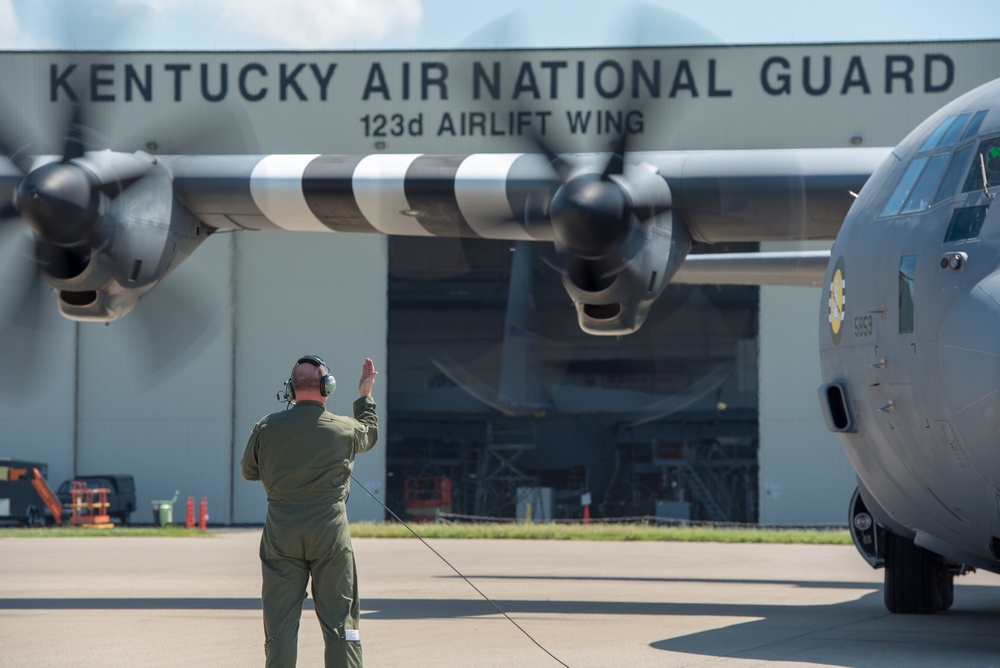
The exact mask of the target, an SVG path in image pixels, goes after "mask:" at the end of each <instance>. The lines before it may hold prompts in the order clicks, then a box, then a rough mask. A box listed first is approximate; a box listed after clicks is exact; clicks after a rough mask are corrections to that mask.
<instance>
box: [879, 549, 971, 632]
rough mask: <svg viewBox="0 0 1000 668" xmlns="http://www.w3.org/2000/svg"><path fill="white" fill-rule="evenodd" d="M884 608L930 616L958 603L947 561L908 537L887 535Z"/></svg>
mask: <svg viewBox="0 0 1000 668" xmlns="http://www.w3.org/2000/svg"><path fill="white" fill-rule="evenodd" d="M885 547H886V550H885V607H886V608H887V609H888V610H889V612H894V613H899V614H904V615H929V614H933V613H935V612H940V611H942V610H947V609H948V608H950V607H951V605H952V603H953V602H954V601H955V580H954V576H952V574H951V573H949V572H948V569H947V567H946V566H945V563H944V559H942V558H941V557H940V556H938V555H936V554H934V553H933V552H930V551H929V550H925V549H924V548H922V547H919V546H918V545H915V544H914V542H913V541H912V540H911V539H909V538H903V537H901V536H897V535H896V534H893V533H889V532H886V546H885Z"/></svg>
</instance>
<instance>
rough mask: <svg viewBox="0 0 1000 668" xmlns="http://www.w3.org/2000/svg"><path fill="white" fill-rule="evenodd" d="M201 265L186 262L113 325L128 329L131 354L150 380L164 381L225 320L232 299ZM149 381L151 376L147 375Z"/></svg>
mask: <svg viewBox="0 0 1000 668" xmlns="http://www.w3.org/2000/svg"><path fill="white" fill-rule="evenodd" d="M214 285H215V284H214V282H213V281H212V279H211V278H210V277H208V276H205V275H204V272H201V271H200V270H198V269H197V268H196V267H193V266H185V267H183V268H182V269H181V270H179V271H178V273H176V274H172V275H171V276H169V277H168V278H166V279H164V281H163V282H162V283H160V284H159V285H157V286H156V288H155V289H154V290H151V291H150V292H148V293H147V294H146V295H144V296H143V297H142V299H141V300H140V302H139V304H138V305H137V306H136V308H135V310H134V311H133V312H132V313H130V314H129V315H128V316H127V317H125V318H122V319H121V320H118V321H115V322H113V323H111V325H110V326H109V327H118V328H119V329H121V330H124V331H123V332H122V333H123V334H124V335H125V344H124V345H125V347H126V349H127V354H129V355H130V356H131V358H132V359H134V360H136V364H138V365H139V367H140V368H141V369H142V371H141V373H142V374H143V377H144V378H145V379H148V381H149V382H148V384H150V385H154V384H158V383H162V382H164V381H166V380H168V379H169V378H171V377H173V376H174V375H175V374H177V373H178V372H179V371H180V370H181V369H183V368H184V367H185V365H186V363H187V362H186V360H188V361H189V360H191V359H192V358H193V357H194V355H193V354H192V352H193V351H194V350H196V349H197V348H199V347H204V346H205V345H207V344H208V342H210V341H211V340H212V339H214V338H215V337H216V336H217V335H218V333H219V331H220V329H221V327H222V326H223V322H222V319H221V318H220V317H219V316H220V314H223V313H226V312H228V306H227V303H226V300H225V299H224V298H223V297H222V295H221V294H220V293H219V292H218V291H217V290H215V289H214V287H213V286H214ZM144 382H145V381H144Z"/></svg>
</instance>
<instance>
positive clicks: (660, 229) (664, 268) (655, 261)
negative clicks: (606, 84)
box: [561, 163, 691, 336]
mask: <svg viewBox="0 0 1000 668" xmlns="http://www.w3.org/2000/svg"><path fill="white" fill-rule="evenodd" d="M610 178H611V179H612V180H614V181H615V183H616V184H618V186H619V187H621V189H622V190H623V191H624V193H625V195H626V197H627V199H628V202H629V209H630V211H631V217H630V221H629V227H628V232H627V234H626V235H625V236H624V237H623V238H622V239H621V241H620V243H618V244H615V245H614V246H613V247H611V248H609V249H608V251H607V252H606V253H605V254H604V255H603V256H602V257H599V258H592V257H591V258H585V257H581V256H579V255H574V254H571V253H565V252H563V253H561V255H562V257H563V269H564V272H563V286H564V287H565V288H566V292H567V293H568V294H569V296H570V298H571V299H572V300H573V303H574V304H575V305H576V311H577V318H578V320H579V324H580V328H581V329H583V331H585V332H587V333H588V334H596V335H604V336H620V335H623V334H631V333H632V332H634V331H636V330H638V329H639V327H640V326H642V323H643V322H644V321H645V320H646V316H647V315H648V313H649V308H650V306H652V304H653V302H654V301H655V300H656V298H657V297H659V296H660V293H662V292H663V289H664V288H665V287H666V286H667V284H668V283H669V282H670V279H671V278H672V277H673V275H674V274H675V273H676V272H677V268H678V267H679V266H680V264H681V263H682V262H683V261H684V258H685V257H687V253H688V251H689V250H690V248H691V237H690V235H689V233H688V230H687V228H686V227H685V226H684V224H683V223H681V222H680V221H679V220H677V219H676V218H675V217H674V215H673V211H672V209H671V204H672V200H671V195H670V188H669V186H668V185H667V182H666V181H665V180H664V179H663V178H662V177H661V176H660V175H659V174H658V173H657V171H656V169H655V168H654V167H652V166H650V165H648V164H645V163H642V164H639V165H627V166H626V168H625V170H624V174H622V175H620V176H611V177H610Z"/></svg>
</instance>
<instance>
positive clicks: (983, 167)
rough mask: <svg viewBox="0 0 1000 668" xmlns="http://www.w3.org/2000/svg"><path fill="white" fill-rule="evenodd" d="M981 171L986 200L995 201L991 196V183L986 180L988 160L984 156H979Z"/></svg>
mask: <svg viewBox="0 0 1000 668" xmlns="http://www.w3.org/2000/svg"><path fill="white" fill-rule="evenodd" d="M979 171H980V172H981V173H982V175H983V194H984V195H986V199H993V195H991V194H990V182H989V179H987V178H986V158H984V157H983V154H982V153H980V154H979Z"/></svg>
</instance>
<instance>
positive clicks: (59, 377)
mask: <svg viewBox="0 0 1000 668" xmlns="http://www.w3.org/2000/svg"><path fill="white" fill-rule="evenodd" d="M996 62H1000V43H997V42H928V43H888V44H796V45H755V46H730V47H717V46H711V47H664V48H647V47H643V48H633V49H587V50H578V49H568V50H531V51H496V52H494V51H462V52H451V51H430V52H405V51H399V52H396V51H393V52H364V53H362V52H267V53H249V52H248V53H243V52H241V53H224V52H208V53H200V52H199V53H57V52H38V53H4V54H0V78H2V81H4V83H5V86H4V90H5V91H6V92H5V93H4V94H3V95H2V96H0V132H2V134H0V136H2V138H3V140H4V142H5V144H6V145H9V146H14V147H16V148H15V149H10V150H11V151H14V150H17V151H19V152H21V153H27V154H31V155H42V154H59V153H60V151H61V145H62V141H63V140H62V137H63V134H64V129H65V128H66V127H67V118H68V110H69V109H70V108H71V107H72V105H73V104H74V103H76V102H79V103H80V105H81V109H82V110H83V113H84V118H85V120H86V123H87V126H88V128H89V131H88V135H87V137H86V142H87V145H88V148H92V149H99V148H112V149H115V150H122V151H126V150H127V151H133V150H142V151H147V152H149V153H152V154H163V155H167V154H175V153H253V154H268V153H296V154H369V153H373V152H388V153H435V154H458V155H461V154H467V153H472V152H522V151H532V150H535V148H534V146H533V144H532V141H531V138H532V137H542V138H543V139H544V141H545V142H546V144H547V145H549V146H551V147H552V148H553V149H554V150H557V151H560V152H564V151H565V152H571V151H583V150H588V151H593V150H605V149H606V148H607V147H608V145H609V142H611V141H613V140H614V139H615V137H616V136H617V135H618V134H619V133H620V132H621V128H622V127H624V128H626V129H627V130H628V131H629V132H630V137H631V139H632V140H634V141H632V142H631V144H630V148H631V149H635V150H682V149H690V150H695V149H716V150H728V149H763V148H784V147H848V146H890V145H895V144H896V143H897V142H898V141H899V140H900V139H902V138H903V136H905V135H906V134H907V133H908V132H909V131H910V130H911V129H912V128H913V127H915V126H916V125H917V124H918V123H920V122H921V121H922V120H923V119H924V118H925V117H927V116H928V115H929V114H930V113H932V112H933V111H934V110H936V109H937V108H939V107H941V106H943V105H944V104H945V103H947V102H948V101H950V100H951V99H953V98H955V97H957V96H958V95H960V94H961V93H963V92H965V91H967V90H969V89H971V88H973V87H975V86H976V85H978V84H980V83H982V82H984V81H987V80H989V79H991V78H993V77H994V76H996V74H995V72H994V71H993V70H994V69H995V68H994V67H993V64H995V63H996ZM846 196H847V194H846V193H845V197H846ZM2 225H3V228H2V229H0V231H2V237H0V238H2V239H3V244H2V245H0V281H2V284H3V285H4V286H5V293H6V294H7V295H8V297H7V298H5V299H4V300H3V301H2V302H0V309H2V310H0V316H2V318H3V319H2V322H11V321H12V320H13V321H14V325H12V326H9V327H7V328H6V329H5V330H4V331H3V333H2V339H0V423H2V425H3V428H2V429H0V457H12V458H19V459H26V460H35V461H42V462H45V463H47V464H48V470H49V476H50V481H51V482H52V483H53V484H57V483H58V482H59V481H61V480H63V479H67V478H70V477H72V476H73V475H75V474H94V473H130V474H132V475H134V476H135V479H136V488H137V493H138V496H139V503H140V513H139V514H138V516H137V517H136V518H135V520H136V521H148V520H147V519H146V518H147V517H148V519H151V516H148V513H146V511H145V510H144V509H145V508H149V507H150V506H149V505H148V504H149V502H150V501H151V500H155V499H164V498H170V497H172V496H173V494H174V492H175V490H176V491H178V492H179V494H180V495H181V497H182V498H183V497H185V496H196V497H202V496H205V497H207V498H208V501H209V508H210V515H211V521H212V522H213V523H223V524H230V523H258V522H261V521H263V517H264V508H265V499H264V495H263V492H262V490H261V488H260V486H259V485H257V484H251V483H248V482H246V481H244V480H243V479H242V477H241V476H240V472H239V462H240V458H241V456H242V453H243V448H244V445H245V442H246V438H247V436H248V435H249V433H250V428H251V426H252V425H253V423H254V422H255V421H256V420H257V419H258V418H259V417H260V416H262V415H263V414H265V413H268V412H271V411H274V410H279V409H280V408H281V404H279V403H277V402H276V401H275V399H274V397H275V393H276V392H277V391H278V390H279V389H280V388H281V385H282V383H283V382H284V380H285V379H286V378H287V377H288V374H289V370H290V367H291V364H292V362H293V361H294V360H295V359H296V358H297V357H298V356H299V355H302V354H306V353H311V354H318V355H320V356H322V357H324V358H325V359H326V360H327V361H329V362H330V364H331V367H332V371H333V373H334V374H335V375H336V376H337V378H338V379H339V386H340V390H339V391H338V392H337V394H335V395H334V397H333V399H332V403H331V408H332V409H333V410H334V411H336V412H349V410H350V408H349V407H350V402H351V400H352V399H353V397H354V395H353V388H354V382H355V378H356V377H357V375H358V374H359V373H360V368H361V362H362V360H363V358H364V357H366V356H370V357H372V358H373V359H374V360H375V361H376V365H377V368H378V369H379V370H380V371H381V372H382V375H381V376H380V378H379V381H378V382H377V384H376V401H377V402H378V405H379V412H380V417H381V419H382V430H381V431H382V434H381V441H380V445H379V446H378V447H377V448H376V449H375V450H374V451H373V452H372V453H369V454H367V455H365V456H363V457H361V458H360V459H359V461H358V464H357V468H356V471H355V476H356V478H357V480H358V481H359V482H360V483H362V484H363V485H364V486H365V487H366V488H367V489H369V490H370V491H371V492H372V493H373V494H374V495H376V496H377V497H378V498H379V499H380V500H382V501H385V502H387V503H388V504H389V505H390V506H391V507H392V508H393V509H394V510H396V511H397V512H401V511H403V510H404V506H405V502H406V501H405V499H406V496H405V492H406V481H407V480H409V479H415V478H422V477H436V476H448V477H449V479H450V480H451V481H452V485H453V505H454V510H455V511H456V512H463V513H467V514H500V515H504V514H506V515H511V514H513V513H514V512H516V510H517V508H516V506H517V505H518V504H517V501H518V499H517V498H516V490H517V489H518V488H530V489H536V490H538V489H551V490H552V493H551V495H550V496H548V497H546V499H547V501H550V508H549V509H548V510H547V511H546V512H548V513H550V514H551V515H552V516H577V515H578V514H579V512H580V507H579V506H580V498H581V495H582V494H583V493H585V492H591V493H592V495H593V505H594V510H595V512H596V513H600V514H605V515H619V516H621V515H645V514H651V513H653V512H657V511H660V512H662V513H664V514H672V513H678V512H680V513H687V514H688V516H690V517H692V518H693V519H715V520H731V521H746V522H760V523H764V524H816V523H841V522H843V521H844V518H845V516H846V515H845V513H846V507H847V502H848V499H849V498H850V494H851V492H852V491H853V488H854V484H855V483H854V476H853V472H852V471H851V469H850V466H849V464H848V462H847V459H846V457H845V456H844V454H843V452H842V449H841V446H840V444H839V442H838V440H837V438H836V437H834V436H833V435H831V434H830V433H828V432H827V430H826V429H825V427H824V425H823V421H822V419H821V417H820V413H819V410H818V405H817V400H816V398H815V390H816V388H817V386H818V385H819V362H818V355H817V340H818V331H817V326H818V322H819V320H818V316H819V313H820V302H821V300H822V297H821V291H820V290H819V289H807V288H763V289H756V288H733V287H716V286H705V287H696V288H692V287H681V286H677V287H670V288H668V291H667V292H666V293H665V294H664V295H663V297H662V298H661V299H660V302H659V303H657V304H656V305H655V306H654V307H653V311H652V313H651V316H650V321H649V322H648V323H647V324H646V325H645V326H644V327H643V329H642V330H640V332H639V333H637V334H635V335H633V336H630V337H625V338H623V339H620V340H609V339H593V338H588V337H586V336H584V335H583V334H581V333H580V332H579V330H578V329H577V328H576V323H575V317H574V315H575V314H574V313H573V308H572V305H571V303H570V301H569V299H568V298H567V297H566V296H565V294H564V293H562V292H561V287H560V286H559V281H558V277H556V276H554V272H552V271H551V270H550V269H549V268H548V265H547V263H546V261H545V256H546V254H550V253H551V249H548V248H543V247H542V244H537V245H535V247H529V248H527V249H524V248H522V247H514V246H512V245H511V244H510V243H508V242H488V241H484V240H477V239H462V240H458V239H451V240H448V239H446V240H431V239H420V238H393V239H391V240H390V239H386V238H384V237H380V236H376V235H363V234H333V233H331V234H324V233H305V232H303V233H291V232H236V233H228V232H227V233H223V232H220V233H216V234H214V235H212V236H211V237H210V238H208V239H207V240H206V241H205V243H204V244H203V245H202V247H200V248H199V249H198V250H197V251H196V252H195V253H194V255H193V256H192V257H191V258H190V259H189V260H187V261H186V262H185V263H184V264H183V265H182V266H180V267H179V268H178V269H177V271H176V272H174V273H173V274H171V275H170V276H169V277H168V278H167V279H166V280H165V281H164V282H163V284H162V285H160V286H158V287H157V288H156V289H154V290H153V291H152V292H151V293H149V295H147V296H146V297H145V298H144V299H143V300H142V302H141V303H140V305H139V307H138V308H137V309H136V312H135V313H132V314H130V315H128V316H126V317H125V318H123V319H122V320H120V321H116V322H113V323H111V324H109V325H102V324H93V323H82V324H77V323H72V322H69V321H66V320H64V319H62V318H61V317H60V316H59V315H58V314H57V313H56V310H55V308H54V300H53V299H52V295H51V294H46V295H44V296H42V297H41V298H40V299H41V301H40V302H39V303H40V304H41V305H42V306H43V308H42V309H40V310H39V312H38V322H37V323H35V324H32V325H25V324H24V321H23V319H22V318H21V317H20V314H22V313H23V309H22V308H21V304H20V301H19V300H17V299H15V298H14V297H12V296H10V295H16V294H21V293H23V292H25V290H27V289H28V287H29V286H30V283H31V282H30V280H29V279H28V278H27V277H26V275H25V274H23V273H20V272H19V271H18V270H17V267H18V266H20V265H21V264H23V263H22V262H20V260H19V258H21V257H22V255H23V252H24V245H23V244H22V243H20V242H21V241H23V239H22V236H23V235H22V232H23V231H24V230H23V228H22V227H21V226H19V225H17V224H15V223H12V222H10V221H7V222H4V223H2ZM820 247H822V246H820ZM712 250H715V251H718V250H720V249H717V248H716V249H712ZM518 255H520V257H521V258H522V259H524V258H526V260H523V261H522V262H521V263H518V262H515V259H516V258H517V257H518ZM515 276H516V277H517V280H516V281H515V280H512V277H515ZM511 285H516V287H517V288H518V289H517V290H512V289H511ZM523 286H528V287H527V288H523V289H522V287H523ZM32 299H34V298H33V297H32V298H30V299H29V301H31V300H32ZM31 303H35V302H33V301H32V302H31ZM514 305H518V308H522V307H523V308H526V309H528V312H530V313H531V314H532V318H533V319H534V324H533V326H532V327H531V328H521V329H516V328H514V329H512V328H510V327H508V326H507V325H506V324H505V322H506V321H505V318H506V315H507V313H508V311H509V309H511V308H512V307H513V306H514ZM511 355H522V356H525V355H527V356H530V357H522V359H533V360H537V364H534V365H532V366H531V372H530V373H525V374H522V375H521V376H520V377H518V378H516V379H514V380H512V376H511V373H510V369H511V368H512V364H513V362H511ZM505 369H506V371H505ZM511 382H515V383H519V384H520V385H519V387H520V388H521V389H522V390H523V391H525V392H526V393H529V394H528V395H526V396H535V397H537V398H539V399H540V401H541V403H543V404H547V403H550V404H551V406H557V405H558V406H559V408H558V409H555V408H551V407H549V408H546V409H544V410H539V411H537V412H535V413H532V414H529V415H527V416H523V417H510V416H504V415H503V414H501V413H499V412H498V411H495V410H493V409H491V408H489V407H488V403H489V402H488V401H487V402H485V403H484V402H482V401H480V402H479V403H478V404H476V402H475V401H471V402H470V396H474V395H475V394H476V393H477V392H478V394H479V396H480V397H488V396H489V391H491V388H492V391H495V390H496V388H498V387H500V386H501V385H502V384H504V383H511ZM508 387H509V385H508ZM531 393H534V394H531ZM639 395H642V396H645V397H656V398H657V399H658V400H659V401H660V402H661V403H660V404H659V406H660V407H661V410H659V411H656V410H652V409H651V411H650V414H649V416H648V418H649V419H648V420H642V421H636V420H634V419H632V420H630V421H627V422H626V421H623V420H622V419H621V418H620V417H619V416H617V415H616V409H615V406H618V405H620V404H621V402H625V401H628V400H629V399H630V398H634V397H635V396H639ZM663 406H668V407H669V409H665V408H663ZM349 512H350V515H351V517H352V519H354V520H358V519H376V520H378V519H382V518H383V517H384V511H383V510H382V508H381V506H380V505H379V504H378V503H376V501H375V500H373V499H372V498H371V497H369V496H368V495H367V494H366V493H364V492H363V491H361V490H359V489H357V488H355V489H354V493H353V494H352V496H351V499H350V502H349ZM144 513H145V515H144Z"/></svg>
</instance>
